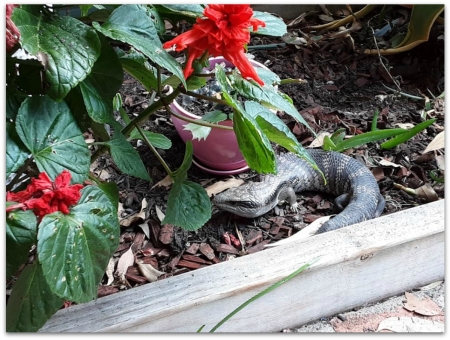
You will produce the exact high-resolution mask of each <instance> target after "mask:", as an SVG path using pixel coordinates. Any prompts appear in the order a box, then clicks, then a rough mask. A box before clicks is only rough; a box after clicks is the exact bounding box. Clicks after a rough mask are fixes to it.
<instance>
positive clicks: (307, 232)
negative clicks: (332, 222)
mask: <svg viewBox="0 0 450 340" xmlns="http://www.w3.org/2000/svg"><path fill="white" fill-rule="evenodd" d="M332 216H333V215H330V216H323V217H320V218H318V219H316V220H314V221H313V222H311V223H310V224H309V225H308V226H307V227H305V228H303V229H302V230H300V231H299V232H297V233H295V234H294V235H292V236H291V237H288V238H285V239H283V240H281V241H278V242H274V243H269V244H266V245H265V246H264V247H266V248H270V247H276V246H281V245H284V244H287V243H290V242H294V241H297V240H303V239H305V238H308V237H311V236H314V234H315V233H316V232H317V230H319V228H320V227H321V226H322V224H324V223H325V222H326V221H328V220H329V219H330V218H331V217H332Z"/></svg>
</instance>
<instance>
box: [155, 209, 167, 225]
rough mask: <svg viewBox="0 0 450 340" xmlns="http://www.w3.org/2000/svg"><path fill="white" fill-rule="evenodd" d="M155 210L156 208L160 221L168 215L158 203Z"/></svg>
mask: <svg viewBox="0 0 450 340" xmlns="http://www.w3.org/2000/svg"><path fill="white" fill-rule="evenodd" d="M155 210H156V216H158V219H159V222H162V220H163V219H164V217H166V215H164V213H163V212H162V210H161V208H160V207H158V206H157V205H155Z"/></svg>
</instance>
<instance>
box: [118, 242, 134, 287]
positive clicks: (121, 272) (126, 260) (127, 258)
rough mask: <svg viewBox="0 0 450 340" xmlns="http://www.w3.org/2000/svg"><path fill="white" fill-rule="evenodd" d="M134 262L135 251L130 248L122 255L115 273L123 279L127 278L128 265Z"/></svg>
mask: <svg viewBox="0 0 450 340" xmlns="http://www.w3.org/2000/svg"><path fill="white" fill-rule="evenodd" d="M133 264H134V254H133V251H132V250H131V247H130V249H128V250H127V251H126V252H125V253H123V254H122V256H121V257H120V258H119V262H117V269H116V272H115V275H116V276H117V277H119V278H120V279H121V280H125V274H126V273H127V270H128V267H130V266H132V265H133Z"/></svg>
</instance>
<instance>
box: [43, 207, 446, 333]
mask: <svg viewBox="0 0 450 340" xmlns="http://www.w3.org/2000/svg"><path fill="white" fill-rule="evenodd" d="M317 256H320V260H319V261H318V262H316V263H315V264H314V265H313V266H312V267H311V268H310V269H308V270H307V271H306V272H304V273H301V274H300V275H299V276H297V277H296V278H294V279H292V280H290V281H288V282H287V283H285V284H283V285H282V286H281V287H278V288H277V289H275V290H274V291H272V292H270V293H269V294H267V295H266V296H264V297H262V298H261V299H259V300H257V301H255V302H254V303H252V304H251V305H249V306H248V307H246V308H244V309H243V310H242V311H240V312H239V313H238V314H236V315H235V316H233V317H232V318H231V319H230V320H229V321H228V322H226V323H225V324H224V325H223V326H222V327H220V328H219V330H218V331H222V332H276V331H279V330H281V329H282V328H285V327H293V326H298V325H301V324H305V323H308V322H310V321H313V320H316V319H318V318H321V317H327V316H330V315H333V314H335V313H339V312H342V311H346V310H349V309H351V308H354V307H357V306H360V305H362V304H365V303H369V302H373V301H378V300H380V299H383V298H386V297H389V296H393V295H395V294H398V293H401V292H403V291H405V290H409V289H412V288H414V287H418V286H421V285H425V284H428V283H430V282H433V281H436V280H441V279H443V278H444V200H440V201H438V202H434V203H430V204H426V205H423V206H420V207H416V208H412V209H408V210H405V211H401V212H398V213H395V214H392V215H389V216H384V217H380V218H377V219H374V220H370V221H365V222H362V223H359V224H356V225H353V226H350V227H347V228H343V229H340V230H337V231H333V232H329V233H325V234H323V235H318V236H314V237H311V238H308V239H306V240H302V241H295V242H292V243H289V244H286V245H281V246H278V247H275V248H272V249H267V250H264V251H262V252H259V253H257V254H253V255H249V256H246V257H242V258H237V259H234V260H232V261H227V262H223V263H220V264H216V265H214V266H212V267H206V268H202V269H198V270H196V271H195V272H192V273H185V274H181V275H179V276H176V277H172V278H168V279H165V280H163V281H159V282H154V283H151V284H147V285H144V286H141V287H138V288H135V289H132V290H129V291H126V292H122V293H118V294H114V295H111V296H107V297H103V298H100V299H98V300H96V301H93V302H90V303H86V304H83V305H79V306H73V307H70V308H67V309H64V310H60V311H59V312H57V313H56V314H55V315H54V316H53V317H52V318H51V319H50V320H49V321H48V322H47V324H46V325H45V326H44V327H43V328H42V329H41V332H155V333H158V332H196V331H197V330H198V329H199V328H200V327H201V326H202V325H206V326H205V328H204V330H205V331H208V330H209V329H211V328H212V327H213V326H214V325H215V324H216V323H217V322H219V321H220V320H221V319H222V318H223V317H225V315H226V314H228V313H230V312H231V311H232V310H234V309H235V308H237V307H238V306H239V305H240V304H241V303H243V302H245V301H246V300H247V299H249V298H251V297H252V296H254V295H256V294H257V293H259V292H261V291H262V290H264V289H265V288H267V287H268V286H270V285H271V284H273V283H274V282H276V281H278V280H281V279H282V278H284V277H286V276H287V275H289V274H291V273H292V272H293V271H295V270H296V269H298V268H300V267H301V266H302V265H304V264H305V263H307V262H308V261H311V260H313V259H314V258H316V257H317Z"/></svg>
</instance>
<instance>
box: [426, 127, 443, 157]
mask: <svg viewBox="0 0 450 340" xmlns="http://www.w3.org/2000/svg"><path fill="white" fill-rule="evenodd" d="M444 147H445V141H444V131H441V132H439V133H438V134H437V135H436V137H434V138H433V140H432V141H431V142H430V144H428V145H427V147H426V148H425V150H423V152H422V153H427V152H430V151H434V150H439V149H443V148H444Z"/></svg>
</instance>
